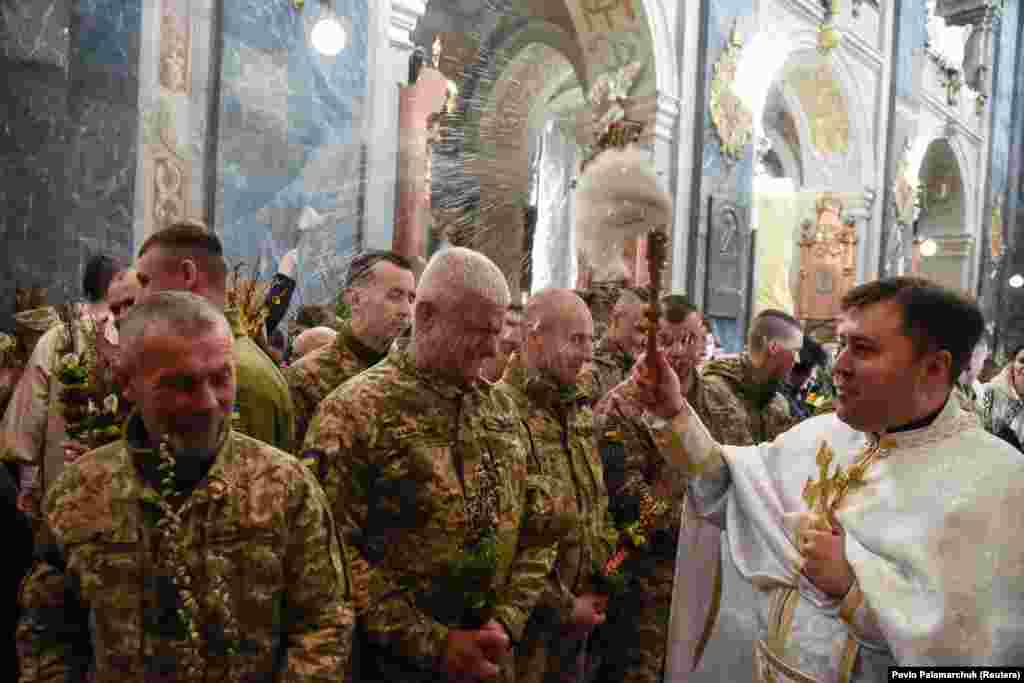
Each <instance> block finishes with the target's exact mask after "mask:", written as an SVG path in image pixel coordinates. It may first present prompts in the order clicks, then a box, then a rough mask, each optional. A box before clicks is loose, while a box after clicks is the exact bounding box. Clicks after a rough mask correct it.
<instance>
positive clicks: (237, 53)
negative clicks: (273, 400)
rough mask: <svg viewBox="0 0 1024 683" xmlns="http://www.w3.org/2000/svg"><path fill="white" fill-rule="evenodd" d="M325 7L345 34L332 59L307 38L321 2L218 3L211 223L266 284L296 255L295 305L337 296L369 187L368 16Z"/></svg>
mask: <svg viewBox="0 0 1024 683" xmlns="http://www.w3.org/2000/svg"><path fill="white" fill-rule="evenodd" d="M332 4H333V10H334V12H335V13H336V16H337V18H338V19H339V21H340V22H341V24H342V26H343V28H344V29H345V36H346V41H345V42H346V44H345V45H344V47H343V49H341V50H340V52H338V54H337V55H335V56H329V55H327V54H323V53H320V52H318V51H317V50H316V49H315V48H314V47H313V46H312V44H311V41H310V34H311V31H312V29H313V27H314V26H315V24H316V22H317V21H318V20H319V19H320V18H321V14H322V13H324V12H327V11H328V9H327V8H326V6H322V5H321V4H320V3H307V4H306V5H305V7H304V8H303V9H301V10H298V9H296V8H295V7H294V6H293V4H292V3H285V2H276V1H270V0H229V1H228V2H227V3H226V7H225V27H224V28H225V31H224V53H223V68H222V93H221V119H220V121H221V123H220V140H219V144H218V147H219V160H218V179H217V182H218V187H217V190H218V192H217V214H216V215H217V221H216V223H217V225H219V226H221V228H220V229H221V233H222V235H223V239H224V242H225V249H226V251H227V253H228V256H229V257H230V258H231V260H232V261H233V262H235V263H245V264H247V265H248V266H249V267H250V268H255V269H256V270H257V271H258V272H260V273H261V274H262V275H264V276H266V275H269V274H271V273H273V272H275V271H276V269H277V267H278V264H279V262H280V260H281V259H282V258H283V257H284V256H285V255H286V254H288V253H289V252H292V251H295V252H296V254H297V261H298V273H299V277H300V282H299V286H298V289H297V292H296V295H295V297H294V298H293V306H298V305H302V304H306V303H326V302H327V301H330V300H331V299H332V298H333V296H334V295H335V294H336V291H337V286H338V283H339V282H340V278H341V273H342V271H343V269H344V268H345V267H346V265H347V262H348V260H349V259H350V255H351V253H352V250H353V249H354V248H355V246H356V234H357V231H358V229H359V224H360V220H361V216H360V202H361V198H362V197H363V196H364V192H365V191H366V190H367V188H366V187H364V185H363V183H362V182H361V178H362V170H361V169H362V165H363V155H364V153H365V151H364V146H365V141H364V139H363V135H364V131H363V125H364V121H363V119H364V111H365V107H366V93H367V23H366V22H367V21H368V8H367V6H366V4H365V3H362V2H358V1H357V0H338V1H337V2H335V3H332ZM392 180H393V177H392Z"/></svg>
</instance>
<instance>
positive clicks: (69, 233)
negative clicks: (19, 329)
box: [0, 0, 141, 328]
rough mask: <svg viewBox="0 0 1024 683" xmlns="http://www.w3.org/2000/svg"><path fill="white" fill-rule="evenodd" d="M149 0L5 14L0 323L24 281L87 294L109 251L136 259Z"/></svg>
mask: <svg viewBox="0 0 1024 683" xmlns="http://www.w3.org/2000/svg"><path fill="white" fill-rule="evenodd" d="M140 16H141V0H77V1H74V2H73V1H72V0H45V1H43V0H38V1H34V2H17V3H5V4H4V10H3V12H2V13H0V71H2V72H3V73H4V78H3V79H2V80H0V99H2V101H3V103H4V106H5V112H4V115H3V126H2V127H0V158H2V159H3V163H4V169H3V176H4V186H3V189H2V190H0V251H2V252H3V253H4V254H5V256H6V258H4V259H2V261H0V327H2V328H10V327H11V326H12V318H11V316H12V314H13V312H14V289H15V287H16V286H47V287H49V289H50V301H51V302H54V303H57V302H61V301H66V300H71V299H77V298H79V297H80V296H81V291H80V282H81V276H82V272H83V269H84V265H85V262H86V261H87V260H88V258H89V256H90V255H91V254H93V253H96V252H99V251H105V252H109V253H112V254H114V255H115V256H118V257H121V258H123V259H126V260H127V259H129V258H130V257H131V249H132V214H133V205H134V183H135V168H136V163H135V162H136V145H137V136H136V130H137V121H138V59H139V31H140V25H139V24H140Z"/></svg>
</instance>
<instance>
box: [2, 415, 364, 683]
mask: <svg viewBox="0 0 1024 683" xmlns="http://www.w3.org/2000/svg"><path fill="white" fill-rule="evenodd" d="M127 432H128V441H125V440H122V441H119V442H117V443H114V444H110V445H109V446H105V447H103V448H100V449H98V450H95V451H92V452H91V453H89V454H87V455H85V456H83V457H82V458H81V459H79V460H78V461H77V462H75V463H74V464H72V465H68V467H67V468H66V469H65V471H64V474H63V475H62V476H61V477H60V479H59V480H58V481H57V482H56V484H55V485H54V487H53V489H52V490H51V491H50V493H49V494H48V495H47V497H46V501H45V505H44V515H45V520H46V523H47V527H48V530H49V532H50V535H51V536H52V538H53V539H54V544H53V546H52V547H51V548H49V549H48V550H47V551H46V552H44V554H43V559H42V561H40V562H38V563H37V565H36V567H35V569H34V570H33V572H32V573H31V575H30V576H29V578H28V579H27V580H26V581H25V583H24V584H23V587H22V594H21V604H22V607H23V614H22V620H21V623H20V624H19V628H18V649H19V657H20V660H21V666H22V671H21V680H22V681H23V682H30V681H31V682H35V681H65V680H81V679H80V678H77V677H76V674H75V672H76V671H77V672H82V671H85V670H89V669H91V670H92V671H93V672H94V674H95V681H96V682H97V683H107V682H117V683H126V682H128V681H138V682H139V683H142V682H143V681H146V682H147V683H149V682H150V681H160V682H164V681H166V682H168V683H171V682H178V681H182V682H184V681H187V680H196V679H195V678H193V677H190V676H189V675H188V674H186V673H185V672H184V671H182V664H181V663H182V662H183V661H186V656H187V653H188V652H189V651H190V646H191V645H192V644H193V641H192V640H191V639H189V637H188V635H187V634H188V630H187V629H186V620H185V619H183V618H182V616H180V614H181V613H180V612H179V610H180V609H181V608H182V607H183V606H187V605H188V602H189V601H188V600H186V599H185V598H186V597H187V596H183V595H182V591H180V590H179V588H180V586H181V580H180V579H179V580H177V581H173V580H172V579H171V572H172V571H184V572H186V573H187V575H188V577H189V583H190V584H191V593H192V596H193V597H194V598H195V600H197V601H198V605H196V606H195V607H193V608H191V609H188V608H187V607H186V609H188V611H189V612H191V614H192V615H193V616H194V618H193V620H192V621H193V624H194V626H195V632H196V633H199V634H201V635H200V646H199V656H200V663H201V664H202V665H204V666H205V667H206V670H207V671H206V677H205V678H201V679H200V680H210V681H225V682H226V683H234V682H238V683H242V682H247V681H253V680H261V681H263V680H267V681H269V680H275V681H288V682H292V681H325V682H326V681H331V682H332V683H333V682H336V681H341V680H344V677H345V675H346V673H347V667H348V662H349V653H350V652H351V638H352V630H353V624H354V612H353V609H352V606H351V603H350V601H349V596H348V580H347V577H346V574H345V570H344V565H343V551H342V549H341V548H340V547H339V545H338V539H337V536H336V535H335V534H334V533H333V525H332V522H331V515H330V511H329V509H328V506H327V502H326V500H325V498H324V496H323V492H322V491H321V489H320V487H319V486H317V484H316V481H315V480H314V479H313V477H312V476H311V475H310V473H309V472H308V471H307V470H306V469H305V468H303V467H302V466H301V465H300V464H299V462H298V461H297V460H295V459H294V458H292V457H291V456H288V455H286V454H284V453H282V452H280V451H278V450H276V449H274V448H271V447H270V446H267V445H265V444H262V443H260V442H258V441H255V440H253V439H250V438H249V437H246V436H243V435H241V434H238V433H235V432H230V431H229V432H227V434H226V436H225V438H224V442H223V445H222V446H221V448H220V450H219V452H218V453H217V456H216V459H215V460H214V461H213V463H212V465H211V466H210V468H209V471H208V472H207V473H206V474H205V476H202V475H201V474H200V475H199V476H201V477H202V478H201V479H200V481H199V482H198V483H197V484H196V485H195V486H194V487H193V488H192V489H191V491H190V492H187V493H181V494H179V495H178V496H176V497H175V498H176V499H177V500H180V499H182V498H184V500H183V502H181V503H180V507H179V508H178V513H179V515H180V518H181V524H180V532H179V533H178V536H177V538H178V539H179V541H180V548H181V553H180V554H178V555H173V557H176V558H178V559H177V560H168V557H169V556H171V553H169V552H168V550H167V548H168V546H169V544H168V543H167V542H166V541H164V542H163V543H161V542H160V539H161V538H163V533H162V532H160V531H158V527H157V526H156V523H157V521H158V520H159V519H160V518H161V516H162V512H161V510H160V508H159V507H157V505H156V501H158V500H159V496H160V494H159V493H157V491H156V489H155V488H154V487H153V486H152V485H151V484H150V483H149V482H150V481H151V480H152V479H153V478H154V477H153V475H152V473H153V472H154V470H155V464H156V457H155V452H154V451H153V450H152V449H140V448H135V447H132V446H130V445H129V443H138V442H140V441H141V440H142V439H141V438H139V437H138V436H136V435H139V434H144V427H142V425H141V420H140V419H139V418H137V417H135V418H132V420H130V421H129V425H128V428H127ZM133 437H135V438H133ZM143 438H144V437H143ZM146 471H149V472H150V473H151V474H150V475H149V476H146V475H143V472H146ZM177 500H175V503H177ZM170 567H176V568H177V569H176V570H172V569H170ZM176 583H177V584H178V585H177V586H176ZM222 598H223V599H222ZM231 633H235V634H237V635H236V636H235V638H234V639H232V636H231V635H229V634H231ZM90 649H91V653H90V652H89V650H90Z"/></svg>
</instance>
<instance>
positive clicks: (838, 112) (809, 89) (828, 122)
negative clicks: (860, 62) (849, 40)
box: [786, 64, 850, 155]
mask: <svg viewBox="0 0 1024 683" xmlns="http://www.w3.org/2000/svg"><path fill="white" fill-rule="evenodd" d="M786 80H787V82H788V83H789V86H790V87H791V88H792V89H793V92H795V93H796V96H797V98H798V99H799V100H800V107H801V108H802V109H803V110H804V115H805V116H806V117H807V127H808V128H809V133H810V138H811V145H812V146H813V147H814V149H815V151H817V152H818V153H819V154H824V155H834V154H846V152H847V151H848V150H849V148H850V116H849V114H848V113H847V111H846V99H845V98H844V97H843V93H842V91H841V90H840V89H839V83H838V82H837V81H836V79H835V77H834V76H833V75H832V68H831V67H830V66H829V65H828V64H799V65H795V66H793V67H791V68H790V69H789V73H788V74H787V76H786Z"/></svg>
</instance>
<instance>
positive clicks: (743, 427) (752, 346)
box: [703, 309, 804, 446]
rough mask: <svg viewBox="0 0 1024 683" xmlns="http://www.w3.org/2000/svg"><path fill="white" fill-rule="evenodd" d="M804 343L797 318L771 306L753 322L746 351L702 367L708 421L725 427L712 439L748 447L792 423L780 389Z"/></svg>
mask: <svg viewBox="0 0 1024 683" xmlns="http://www.w3.org/2000/svg"><path fill="white" fill-rule="evenodd" d="M803 343H804V333H803V329H802V328H801V327H800V323H799V322H798V321H797V320H796V319H795V318H793V317H792V316H790V315H789V314H787V313H784V312H782V311H776V310H771V309H769V310H765V311H761V312H760V313H758V314H757V316H756V317H755V318H754V322H753V323H751V325H750V333H749V334H748V335H747V350H746V351H745V352H744V353H742V354H740V355H739V356H737V357H731V358H719V359H716V360H713V361H711V362H709V363H708V364H707V365H705V366H704V369H703V380H704V384H705V387H706V394H705V399H706V401H707V407H708V410H709V411H710V414H711V420H712V422H716V423H719V424H724V425H727V426H728V428H727V430H726V431H725V432H724V433H720V434H716V438H720V439H721V441H722V443H727V444H735V445H737V446H748V445H751V444H755V443H760V442H761V441H770V440H771V439H774V438H775V437H776V436H778V435H779V434H781V433H782V432H784V431H786V430H787V429H789V428H790V427H792V426H793V425H794V424H796V422H797V418H796V417H794V416H793V414H792V413H791V412H790V409H789V402H788V401H787V400H786V397H785V396H784V395H783V394H782V392H781V388H782V383H783V382H785V381H786V380H787V379H788V378H789V373H790V371H792V369H793V366H794V365H796V363H798V362H799V361H800V349H801V348H802V347H803Z"/></svg>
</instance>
